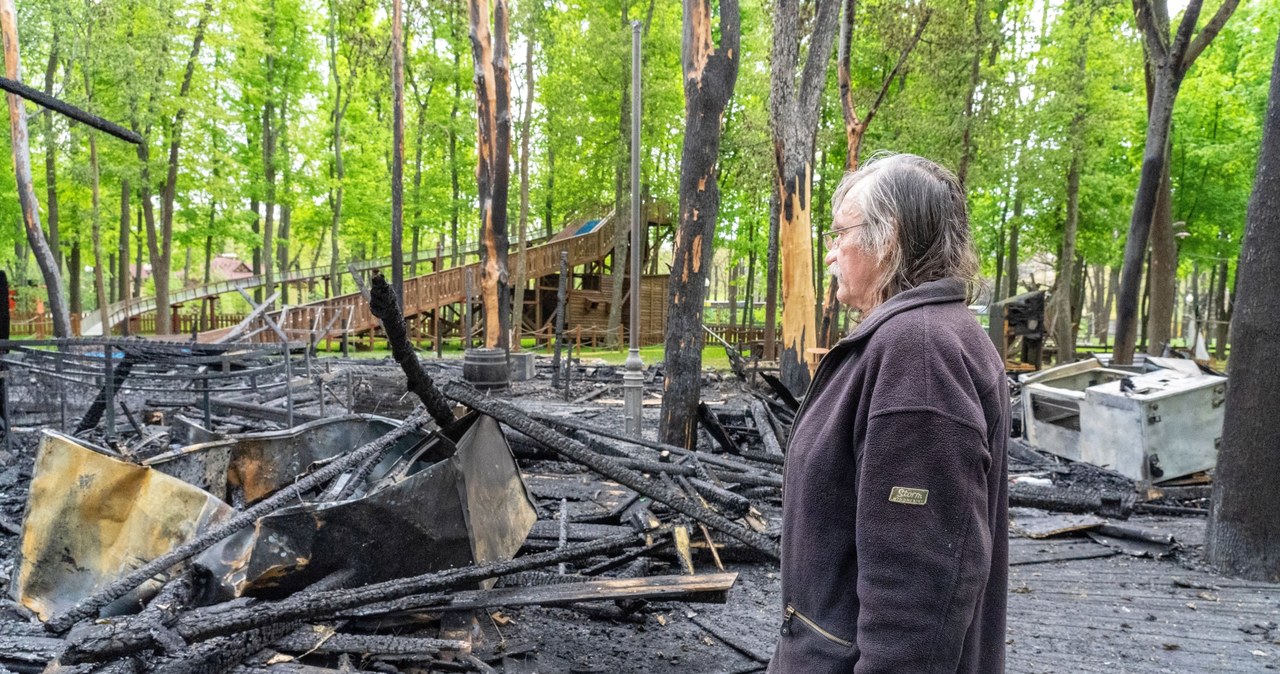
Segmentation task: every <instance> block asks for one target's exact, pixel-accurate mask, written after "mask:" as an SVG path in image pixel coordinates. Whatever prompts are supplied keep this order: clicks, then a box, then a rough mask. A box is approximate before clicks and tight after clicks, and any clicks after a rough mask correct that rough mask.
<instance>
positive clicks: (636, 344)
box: [622, 21, 644, 437]
mask: <svg viewBox="0 0 1280 674" xmlns="http://www.w3.org/2000/svg"><path fill="white" fill-rule="evenodd" d="M640 25H641V24H640V22H639V21H632V22H631V324H630V325H629V326H628V328H627V330H628V332H630V337H631V341H630V346H631V348H630V349H629V350H628V351H627V362H626V372H624V373H623V375H622V400H623V407H622V414H623V419H624V426H625V428H626V430H627V432H628V433H630V434H632V435H635V436H636V437H640V432H641V431H640V426H641V421H642V414H643V403H644V361H643V360H641V358H640V264H641V262H640V257H641V255H640V253H641V251H640V246H641V244H642V243H643V240H642V238H641V236H640V233H641V232H642V231H643V230H642V227H644V223H642V222H641V221H640Z"/></svg>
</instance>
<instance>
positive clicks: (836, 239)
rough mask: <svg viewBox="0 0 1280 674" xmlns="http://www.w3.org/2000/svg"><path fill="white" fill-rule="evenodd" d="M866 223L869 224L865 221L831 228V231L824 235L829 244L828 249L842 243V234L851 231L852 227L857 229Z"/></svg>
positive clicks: (824, 239)
mask: <svg viewBox="0 0 1280 674" xmlns="http://www.w3.org/2000/svg"><path fill="white" fill-rule="evenodd" d="M865 224H867V223H865V222H859V223H857V224H853V225H849V226H848V227H841V228H840V229H832V230H829V231H828V232H827V233H826V234H825V235H824V236H823V237H822V240H823V241H824V242H825V243H826V244H827V248H828V249H831V248H835V247H836V245H837V244H839V243H840V236H841V235H842V234H844V233H845V232H847V231H849V230H851V229H856V228H858V227H861V226H863V225H865Z"/></svg>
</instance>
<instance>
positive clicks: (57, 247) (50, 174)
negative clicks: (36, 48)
mask: <svg viewBox="0 0 1280 674" xmlns="http://www.w3.org/2000/svg"><path fill="white" fill-rule="evenodd" d="M58 26H59V22H57V21H55V22H53V44H52V45H51V46H50V47H49V61H48V63H47V64H45V68H44V93H45V94H47V95H49V96H52V95H53V77H54V75H55V74H57V72H58V51H59V50H58V37H59V33H60V32H61V31H59V29H58ZM40 114H42V115H44V145H45V148H44V183H45V185H44V186H45V226H46V227H48V228H49V229H48V232H49V248H50V249H52V250H53V260H54V262H56V263H57V265H58V269H59V270H61V269H62V237H61V236H60V234H61V232H59V231H58V224H59V219H58V141H57V135H56V133H55V132H54V128H53V114H54V113H53V111H52V110H49V109H45V110H44V111H43V112H42V113H40Z"/></svg>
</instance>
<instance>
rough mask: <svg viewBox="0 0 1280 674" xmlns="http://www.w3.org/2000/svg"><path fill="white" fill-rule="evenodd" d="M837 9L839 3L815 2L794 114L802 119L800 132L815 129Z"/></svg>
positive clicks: (834, 35) (826, 0) (823, 0)
mask: <svg viewBox="0 0 1280 674" xmlns="http://www.w3.org/2000/svg"><path fill="white" fill-rule="evenodd" d="M839 10H840V3H839V0H818V10H817V13H816V14H815V16H814V22H813V34H812V35H811V36H810V38H809V54H808V55H807V56H806V57H805V60H804V72H803V73H802V75H801V77H800V96H799V103H800V105H799V107H798V113H799V116H800V117H801V119H803V120H804V121H803V123H802V124H801V128H804V129H816V128H817V119H818V112H819V111H820V110H821V106H819V105H818V101H819V99H820V98H821V96H822V89H823V88H824V87H825V86H826V79H827V78H826V72H827V59H829V58H831V42H832V40H834V39H835V37H836V12H838V11H839Z"/></svg>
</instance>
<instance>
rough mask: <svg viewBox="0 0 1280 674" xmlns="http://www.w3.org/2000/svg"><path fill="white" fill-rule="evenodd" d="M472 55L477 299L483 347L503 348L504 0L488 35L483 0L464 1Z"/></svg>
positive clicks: (507, 127)
mask: <svg viewBox="0 0 1280 674" xmlns="http://www.w3.org/2000/svg"><path fill="white" fill-rule="evenodd" d="M467 6H468V8H469V11H470V18H471V54H472V57H473V58H474V59H475V83H476V124H477V131H478V132H477V134H476V136H477V143H478V152H477V155H476V188H477V191H478V192H479V196H480V296H481V300H482V302H483V307H484V343H485V346H487V347H489V348H498V347H505V346H506V345H507V322H508V318H509V316H510V314H509V313H508V312H507V311H504V308H505V307H508V306H509V300H508V299H507V298H508V297H509V294H510V288H509V282H508V280H507V248H508V246H509V242H508V238H507V191H508V183H509V182H510V177H511V166H510V162H509V158H510V156H511V59H510V57H509V56H508V53H507V51H508V49H507V23H508V17H509V14H508V12H507V2H506V0H496V1H495V2H494V5H493V32H492V33H490V31H489V2H488V0H468V3H467Z"/></svg>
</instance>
